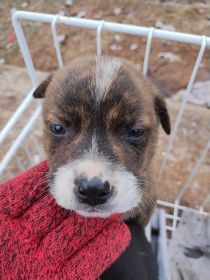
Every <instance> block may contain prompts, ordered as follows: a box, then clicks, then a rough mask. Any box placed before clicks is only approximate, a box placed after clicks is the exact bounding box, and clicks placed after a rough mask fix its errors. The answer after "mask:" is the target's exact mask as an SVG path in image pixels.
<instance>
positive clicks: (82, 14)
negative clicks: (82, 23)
mask: <svg viewBox="0 0 210 280" xmlns="http://www.w3.org/2000/svg"><path fill="white" fill-rule="evenodd" d="M85 15H86V12H85V11H81V12H79V13H77V15H76V17H77V18H82V17H84V16H85Z"/></svg>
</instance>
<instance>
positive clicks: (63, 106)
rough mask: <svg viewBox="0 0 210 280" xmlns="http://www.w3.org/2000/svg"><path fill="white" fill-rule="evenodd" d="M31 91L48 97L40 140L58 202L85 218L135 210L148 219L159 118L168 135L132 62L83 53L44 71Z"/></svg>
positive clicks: (158, 100) (152, 93)
mask: <svg viewBox="0 0 210 280" xmlns="http://www.w3.org/2000/svg"><path fill="white" fill-rule="evenodd" d="M34 97H35V98H44V97H45V100H44V104H43V120H44V138H43V139H44V147H45V150H46V154H47V159H48V162H49V167H50V171H51V173H52V174H53V177H52V179H51V185H50V190H51V193H52V195H53V196H54V197H55V199H56V201H57V203H58V204H59V205H61V206H62V207H64V208H66V209H72V210H75V211H76V212H78V213H79V214H81V215H83V216H88V217H93V216H94V217H97V216H98V217H107V216H109V215H111V214H113V213H126V215H128V216H130V215H131V214H132V213H133V211H134V210H135V213H136V214H137V213H138V212H139V213H141V214H142V213H145V215H147V218H148V217H149V213H150V210H151V207H152V203H151V199H148V197H149V196H148V193H150V186H151V173H152V172H151V164H152V158H153V155H154V151H155V146H156V142H157V133H158V124H159V122H160V123H161V125H162V127H163V129H164V130H165V132H166V133H167V134H169V133H170V121H169V116H168V112H167V109H166V104H165V102H164V100H163V98H162V97H161V96H160V95H159V92H158V91H157V89H156V88H155V87H154V86H153V85H152V84H151V83H150V81H149V80H148V79H147V78H145V77H143V76H142V75H141V74H140V73H139V71H138V70H137V69H136V67H135V66H134V65H133V64H132V63H131V62H129V61H126V60H123V59H119V58H113V57H105V56H100V57H88V58H83V59H79V60H75V61H74V62H72V63H71V65H70V66H69V67H65V68H63V69H62V70H59V71H58V72H56V73H55V74H53V75H51V76H49V77H48V78H47V79H46V80H45V81H44V82H43V83H42V84H41V85H40V86H39V87H38V88H37V89H36V90H35V92H34ZM137 211H138V212H137Z"/></svg>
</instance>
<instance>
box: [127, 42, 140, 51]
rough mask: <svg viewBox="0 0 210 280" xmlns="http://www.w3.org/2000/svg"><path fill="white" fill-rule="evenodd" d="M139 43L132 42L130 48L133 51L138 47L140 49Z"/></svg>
mask: <svg viewBox="0 0 210 280" xmlns="http://www.w3.org/2000/svg"><path fill="white" fill-rule="evenodd" d="M138 47H139V46H138V44H136V43H134V44H131V45H130V47H129V49H130V50H131V51H135V50H136V49H138Z"/></svg>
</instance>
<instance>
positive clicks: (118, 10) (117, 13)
mask: <svg viewBox="0 0 210 280" xmlns="http://www.w3.org/2000/svg"><path fill="white" fill-rule="evenodd" d="M113 11H114V14H115V16H119V15H120V14H121V12H122V9H121V8H114V10H113Z"/></svg>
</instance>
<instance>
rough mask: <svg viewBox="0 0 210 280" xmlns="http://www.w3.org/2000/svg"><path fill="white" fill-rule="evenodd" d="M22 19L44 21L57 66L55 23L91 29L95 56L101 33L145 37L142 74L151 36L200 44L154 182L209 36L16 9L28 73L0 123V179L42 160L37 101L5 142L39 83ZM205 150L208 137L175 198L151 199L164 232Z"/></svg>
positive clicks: (60, 62)
mask: <svg viewBox="0 0 210 280" xmlns="http://www.w3.org/2000/svg"><path fill="white" fill-rule="evenodd" d="M23 20H24V21H25V20H27V21H34V22H42V23H48V24H50V27H51V33H52V38H53V42H54V47H55V51H56V57H57V62H58V67H59V68H61V67H63V65H64V62H63V58H62V54H61V46H60V42H59V38H58V34H57V30H56V28H57V25H59V24H65V25H67V26H70V27H79V28H86V29H92V30H95V31H96V53H97V54H98V55H99V54H101V51H102V50H101V41H102V33H103V31H106V32H117V33H125V34H130V35H136V36H141V37H146V38H147V42H146V48H145V56H144V61H143V74H144V75H147V72H148V65H149V59H150V53H151V46H152V42H153V39H157V40H168V41H173V42H180V43H185V44H190V45H198V46H200V50H199V52H198V55H197V58H196V61H195V64H194V67H193V70H192V73H191V76H190V79H189V83H188V86H187V89H186V94H185V96H184V99H183V101H182V103H181V104H180V108H179V111H178V113H177V116H176V119H175V122H174V124H173V129H172V133H171V136H170V138H169V142H168V145H167V148H166V152H165V154H164V156H163V160H162V163H161V165H160V169H159V172H158V176H157V181H158V182H159V181H160V179H161V177H162V175H163V173H164V172H165V169H166V166H167V164H168V160H169V157H170V153H171V151H172V148H173V145H174V141H175V138H176V136H177V132H178V130H179V128H180V123H181V121H182V118H183V114H184V111H185V108H186V104H187V102H188V99H189V94H190V92H191V90H192V87H193V84H194V82H195V78H196V75H197V72H198V69H199V66H200V65H201V62H202V59H203V56H204V53H205V50H206V49H207V48H209V47H210V37H206V36H198V35H191V34H185V33H178V32H169V31H164V30H158V29H154V28H146V27H140V26H132V25H128V24H119V23H113V22H106V21H97V20H90V19H81V18H72V17H65V16H60V15H50V14H42V13H31V12H22V11H18V12H15V13H14V14H13V17H12V22H13V26H14V29H15V33H16V36H17V40H18V43H19V46H20V49H21V52H22V56H23V58H24V61H25V65H26V68H27V71H28V74H29V77H30V79H31V83H32V89H31V91H30V92H29V93H28V95H27V96H26V97H25V99H24V100H23V101H22V103H21V105H20V106H19V107H18V108H17V109H16V111H15V112H14V114H13V115H12V117H11V118H10V119H9V120H8V122H7V123H6V125H5V126H4V127H3V129H2V131H1V132H0V147H2V145H3V144H4V143H5V142H6V143H7V142H8V145H7V146H8V147H7V150H6V152H5V153H4V155H3V157H2V158H1V159H0V175H1V177H2V178H3V179H6V178H8V177H11V176H13V175H14V170H19V171H22V170H24V169H25V168H26V167H28V166H29V165H34V164H36V163H38V162H39V161H41V160H42V159H44V152H43V148H42V145H41V135H40V134H39V131H40V126H41V121H40V112H41V105H40V104H39V105H37V106H36V108H35V109H33V110H31V115H30V117H29V118H27V121H26V122H25V124H24V126H23V127H22V128H21V129H20V130H18V133H17V136H16V137H13V139H12V140H11V131H14V129H15V127H16V126H17V124H18V123H19V122H20V120H22V119H23V118H24V114H25V112H26V110H27V109H28V108H29V107H30V106H31V104H32V103H33V102H35V101H33V98H32V92H33V90H34V89H35V88H36V87H37V86H38V84H39V81H38V79H37V76H36V71H35V67H34V64H33V61H32V58H31V54H30V51H29V48H28V44H27V41H26V38H25V35H24V32H23V29H22V25H21V23H22V21H23ZM36 102H37V101H36ZM36 128H38V129H36ZM209 139H210V137H209ZM209 149H210V140H208V142H207V143H206V144H205V147H204V149H203V150H202V151H201V153H200V157H199V158H198V159H197V161H196V162H195V163H194V168H193V169H192V171H191V173H190V175H189V177H188V179H187V181H186V183H185V184H184V185H183V186H182V188H181V191H180V192H179V194H178V195H177V197H175V199H174V202H173V203H171V202H168V201H161V200H158V201H157V203H158V205H159V206H161V207H164V208H165V209H168V211H167V214H166V218H167V221H168V225H167V230H169V231H174V230H175V228H176V226H177V222H178V221H179V218H180V214H181V211H182V210H183V209H185V207H184V206H182V205H181V204H180V202H181V200H182V197H183V195H184V194H185V193H186V191H187V190H188V189H189V188H191V186H192V182H193V179H194V178H195V176H196V174H198V172H199V170H200V168H201V166H202V164H203V163H204V162H205V160H206V157H207V154H208V151H209ZM209 172H210V171H209ZM209 183H210V182H209ZM208 203H210V194H209V195H208V196H207V197H205V199H204V200H203V201H202V203H201V204H200V207H199V209H197V210H196V209H194V210H193V211H200V212H202V213H205V211H204V209H205V206H206V205H207V204H208Z"/></svg>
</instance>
